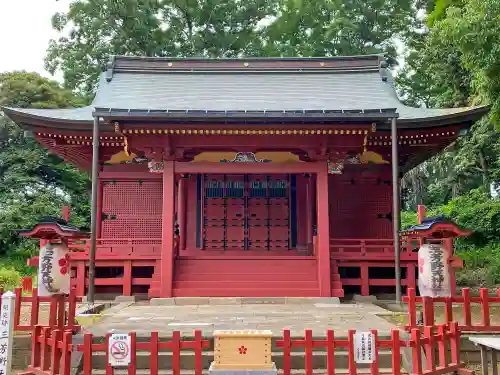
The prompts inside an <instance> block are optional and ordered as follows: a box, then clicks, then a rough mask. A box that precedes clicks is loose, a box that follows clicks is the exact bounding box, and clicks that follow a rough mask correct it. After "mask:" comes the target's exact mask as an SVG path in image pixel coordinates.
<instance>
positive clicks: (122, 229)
mask: <svg viewBox="0 0 500 375" xmlns="http://www.w3.org/2000/svg"><path fill="white" fill-rule="evenodd" d="M162 199H163V197H162V183H161V181H145V182H141V181H116V182H107V183H104V185H103V201H102V203H103V205H102V213H103V221H102V238H161V229H162V228H161V220H162Z"/></svg>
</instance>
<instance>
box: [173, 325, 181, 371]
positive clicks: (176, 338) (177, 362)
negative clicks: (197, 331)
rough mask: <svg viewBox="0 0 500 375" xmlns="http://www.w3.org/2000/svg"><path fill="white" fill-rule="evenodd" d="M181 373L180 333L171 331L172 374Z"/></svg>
mask: <svg viewBox="0 0 500 375" xmlns="http://www.w3.org/2000/svg"><path fill="white" fill-rule="evenodd" d="M180 373H181V333H180V332H179V331H174V332H172V375H180Z"/></svg>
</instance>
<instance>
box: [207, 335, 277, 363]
mask: <svg viewBox="0 0 500 375" xmlns="http://www.w3.org/2000/svg"><path fill="white" fill-rule="evenodd" d="M272 335H273V333H272V332H271V331H268V330H265V331H258V330H241V331H215V332H214V340H215V353H214V359H215V360H214V363H213V369H215V370H221V369H223V370H270V369H272V368H273V362H272V360H271V338H272Z"/></svg>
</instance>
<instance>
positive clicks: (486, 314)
mask: <svg viewBox="0 0 500 375" xmlns="http://www.w3.org/2000/svg"><path fill="white" fill-rule="evenodd" d="M479 297H480V298H481V312H482V313H483V326H484V327H489V326H490V305H489V302H488V289H487V288H481V290H480V291H479Z"/></svg>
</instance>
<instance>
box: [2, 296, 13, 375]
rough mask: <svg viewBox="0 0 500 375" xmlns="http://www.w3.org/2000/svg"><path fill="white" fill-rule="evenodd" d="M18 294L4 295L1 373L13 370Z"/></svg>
mask: <svg viewBox="0 0 500 375" xmlns="http://www.w3.org/2000/svg"><path fill="white" fill-rule="evenodd" d="M15 303H16V295H15V294H14V293H12V292H5V293H4V294H3V295H2V308H1V311H0V375H9V374H10V373H11V370H12V344H13V339H14V309H15Z"/></svg>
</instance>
